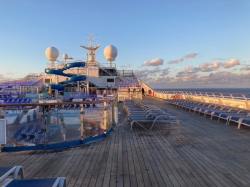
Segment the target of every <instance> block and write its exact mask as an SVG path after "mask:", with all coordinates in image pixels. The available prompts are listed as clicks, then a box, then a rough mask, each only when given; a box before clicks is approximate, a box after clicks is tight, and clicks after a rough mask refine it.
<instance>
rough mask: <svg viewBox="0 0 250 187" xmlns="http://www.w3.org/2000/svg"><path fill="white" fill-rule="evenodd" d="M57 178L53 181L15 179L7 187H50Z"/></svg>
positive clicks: (52, 179)
mask: <svg viewBox="0 0 250 187" xmlns="http://www.w3.org/2000/svg"><path fill="white" fill-rule="evenodd" d="M56 179H57V178H51V179H15V180H12V181H11V182H10V183H9V184H8V185H7V187H17V186H18V187H47V186H48V187H49V186H52V185H53V184H54V183H55V181H56Z"/></svg>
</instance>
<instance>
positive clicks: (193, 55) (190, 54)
mask: <svg viewBox="0 0 250 187" xmlns="http://www.w3.org/2000/svg"><path fill="white" fill-rule="evenodd" d="M197 55H198V53H189V54H187V55H185V56H184V58H195V57H196V56H197Z"/></svg>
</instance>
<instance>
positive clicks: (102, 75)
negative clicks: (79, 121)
mask: <svg viewBox="0 0 250 187" xmlns="http://www.w3.org/2000/svg"><path fill="white" fill-rule="evenodd" d="M93 36H94V35H93V34H92V33H91V34H90V35H88V41H89V44H88V45H87V44H86V45H80V46H81V47H82V48H84V49H86V50H88V53H87V55H86V59H81V60H75V61H68V59H70V60H71V59H72V58H68V55H67V54H63V56H62V57H63V59H64V61H59V60H57V58H58V55H59V52H58V50H57V49H56V48H55V47H49V48H47V49H46V51H45V54H46V56H47V58H48V60H49V61H50V63H48V64H47V67H46V69H45V75H44V77H43V82H44V85H45V87H47V88H48V89H51V90H55V94H56V95H57V94H58V93H61V94H63V93H65V92H66V93H67V92H83V93H85V94H93V95H96V93H97V92H98V91H104V90H111V91H119V90H123V91H124V90H128V89H129V90H134V89H136V90H137V91H138V90H139V89H140V85H139V83H138V81H137V78H136V77H135V75H134V73H133V71H132V70H131V71H128V70H117V69H116V64H114V63H113V61H115V58H116V56H117V49H116V47H114V46H112V45H109V46H106V47H105V49H104V55H105V57H106V59H107V61H109V64H107V63H106V64H101V63H99V62H98V61H97V60H96V55H95V51H96V50H97V49H98V48H99V47H100V45H99V44H94V42H95V40H94V39H93Z"/></svg>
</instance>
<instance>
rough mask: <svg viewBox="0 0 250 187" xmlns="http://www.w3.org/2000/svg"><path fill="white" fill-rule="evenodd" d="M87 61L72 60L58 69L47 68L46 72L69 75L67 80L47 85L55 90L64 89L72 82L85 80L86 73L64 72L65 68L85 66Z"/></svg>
mask: <svg viewBox="0 0 250 187" xmlns="http://www.w3.org/2000/svg"><path fill="white" fill-rule="evenodd" d="M84 66H85V62H72V63H68V64H65V65H64V66H63V67H62V68H59V69H56V68H47V69H45V73H47V74H51V75H60V76H65V77H68V78H67V79H66V80H65V81H62V82H59V84H50V85H48V86H47V87H49V86H50V87H51V89H54V90H61V91H62V90H64V85H65V84H67V83H70V82H76V81H85V80H86V78H87V77H86V76H84V75H77V74H73V73H64V72H63V71H64V70H67V69H70V68H76V67H84Z"/></svg>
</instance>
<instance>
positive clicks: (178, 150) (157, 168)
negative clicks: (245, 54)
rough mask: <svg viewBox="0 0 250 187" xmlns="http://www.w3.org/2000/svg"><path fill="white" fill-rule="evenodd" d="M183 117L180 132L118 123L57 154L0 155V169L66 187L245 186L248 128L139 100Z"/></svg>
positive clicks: (248, 177)
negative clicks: (17, 168)
mask: <svg viewBox="0 0 250 187" xmlns="http://www.w3.org/2000/svg"><path fill="white" fill-rule="evenodd" d="M143 99H144V100H147V101H151V102H154V103H155V104H156V105H157V106H159V107H161V108H162V107H165V108H167V109H169V110H170V111H173V112H174V113H176V114H178V116H179V117H185V118H187V119H188V120H187V121H186V122H182V124H181V128H177V127H174V128H173V127H172V128H169V127H168V126H164V125H159V126H155V127H154V128H153V129H152V131H151V132H147V131H145V130H144V129H142V128H141V127H139V126H137V125H134V127H133V130H132V131H130V126H129V125H128V124H125V123H124V117H125V112H124V111H122V104H120V105H119V109H120V112H121V114H120V116H119V124H120V126H116V127H114V131H113V132H112V133H111V134H110V135H109V136H108V137H106V138H105V139H102V140H99V141H96V142H94V143H91V144H87V145H82V146H78V147H73V148H66V149H61V150H47V151H45V152H43V151H32V152H19V153H0V166H3V165H5V166H6V165H10V166H13V165H21V166H23V167H24V171H25V176H26V178H45V177H46V178H48V177H59V176H61V177H66V178H67V186H139V187H141V186H160V187H162V186H249V184H250V169H249V168H250V163H249V160H250V154H249V153H250V151H249V148H250V145H249V140H250V136H249V133H250V131H249V130H250V129H249V128H248V127H245V126H243V127H242V128H241V129H240V130H237V125H236V124H231V125H230V126H226V125H225V121H221V122H217V121H216V120H210V119H209V118H208V117H207V118H204V117H202V116H198V115H197V114H193V113H189V112H186V111H182V110H180V109H177V108H175V107H173V106H169V105H166V104H164V103H163V102H162V100H160V99H157V98H152V97H144V98H143Z"/></svg>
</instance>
